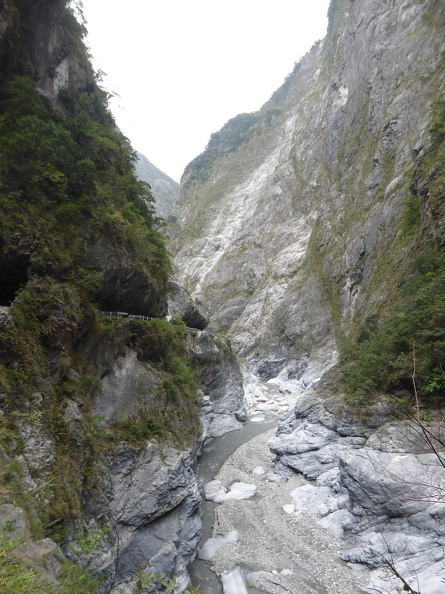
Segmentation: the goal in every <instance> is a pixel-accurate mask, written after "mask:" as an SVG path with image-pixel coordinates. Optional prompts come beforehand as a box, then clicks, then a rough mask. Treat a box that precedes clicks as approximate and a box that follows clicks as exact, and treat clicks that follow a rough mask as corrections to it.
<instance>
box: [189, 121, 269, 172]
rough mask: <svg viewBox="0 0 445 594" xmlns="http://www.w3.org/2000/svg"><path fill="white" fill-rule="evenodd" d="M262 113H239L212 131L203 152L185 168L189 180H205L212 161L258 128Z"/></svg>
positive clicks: (238, 144)
mask: <svg viewBox="0 0 445 594" xmlns="http://www.w3.org/2000/svg"><path fill="white" fill-rule="evenodd" d="M261 119H262V113H261V112H255V113H241V114H239V115H237V116H236V117H234V118H232V119H231V120H229V121H228V122H227V123H226V124H225V125H224V126H223V127H222V128H221V130H219V131H218V132H214V133H213V134H212V135H211V137H210V140H209V143H208V145H207V146H206V149H205V151H204V152H203V153H201V154H200V155H198V156H197V157H196V158H195V159H193V161H192V162H191V163H189V165H188V166H187V168H186V169H185V173H190V178H189V182H191V181H193V180H195V179H199V180H201V181H205V180H206V179H208V176H209V174H210V167H211V165H212V163H213V162H214V161H215V160H216V159H218V158H219V157H221V156H223V155H226V154H228V153H231V152H233V151H235V150H236V149H237V148H238V147H239V146H240V145H241V144H242V143H244V142H246V141H247V140H248V139H249V138H251V137H252V135H253V134H255V132H256V131H257V130H258V127H257V126H258V125H259V123H260V122H261Z"/></svg>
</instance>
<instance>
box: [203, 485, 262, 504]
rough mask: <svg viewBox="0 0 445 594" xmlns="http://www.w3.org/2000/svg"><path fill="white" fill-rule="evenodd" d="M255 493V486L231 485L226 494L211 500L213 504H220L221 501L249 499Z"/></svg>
mask: <svg viewBox="0 0 445 594" xmlns="http://www.w3.org/2000/svg"><path fill="white" fill-rule="evenodd" d="M255 493H256V485H251V484H249V483H233V485H232V486H231V487H230V490H229V491H228V492H227V493H221V494H218V495H217V496H216V497H215V499H214V500H213V501H214V502H215V503H222V502H223V501H229V500H232V499H235V500H241V499H250V498H251V497H253V496H254V495H255Z"/></svg>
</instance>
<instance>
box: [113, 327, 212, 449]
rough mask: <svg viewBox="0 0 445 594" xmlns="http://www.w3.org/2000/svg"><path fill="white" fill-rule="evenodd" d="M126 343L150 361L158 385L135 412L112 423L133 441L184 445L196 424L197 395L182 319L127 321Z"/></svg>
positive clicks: (120, 432) (122, 434) (137, 442)
mask: <svg viewBox="0 0 445 594" xmlns="http://www.w3.org/2000/svg"><path fill="white" fill-rule="evenodd" d="M127 330H128V345H129V346H131V348H133V349H135V350H136V351H137V353H138V357H139V359H141V360H143V361H150V363H151V364H152V365H154V366H155V368H156V370H157V371H158V378H159V380H158V386H157V389H156V391H155V393H154V394H151V395H150V397H149V398H147V400H146V402H145V403H144V405H143V406H141V408H140V410H138V412H137V413H136V414H133V415H131V416H130V417H129V418H127V419H126V420H123V421H119V422H118V423H115V424H114V425H113V427H114V430H115V431H116V432H117V434H118V435H120V436H121V437H122V438H124V439H125V440H126V441H129V442H131V443H134V444H138V445H139V444H143V443H144V442H145V441H147V440H148V439H152V438H157V439H159V440H160V441H164V442H165V441H168V442H170V443H172V444H174V445H187V444H189V443H190V441H191V440H192V439H194V438H195V436H196V432H197V431H198V428H199V416H200V409H201V399H200V396H199V393H198V388H199V381H198V374H197V371H196V370H194V369H193V368H192V366H191V363H190V357H189V354H188V348H187V338H186V335H187V330H186V327H185V325H184V323H183V322H179V321H176V322H173V323H172V322H167V321H166V320H161V319H155V320H150V321H149V322H136V321H134V322H130V323H128V325H127Z"/></svg>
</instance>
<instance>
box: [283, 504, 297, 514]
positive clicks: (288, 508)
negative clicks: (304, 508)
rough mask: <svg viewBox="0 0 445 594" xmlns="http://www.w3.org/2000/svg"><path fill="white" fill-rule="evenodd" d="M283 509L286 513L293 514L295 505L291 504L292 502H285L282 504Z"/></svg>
mask: <svg viewBox="0 0 445 594" xmlns="http://www.w3.org/2000/svg"><path fill="white" fill-rule="evenodd" d="M283 509H284V511H285V512H286V513H287V514H293V513H294V511H295V505H293V504H292V503H286V504H285V505H283Z"/></svg>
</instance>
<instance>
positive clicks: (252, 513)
mask: <svg viewBox="0 0 445 594" xmlns="http://www.w3.org/2000/svg"><path fill="white" fill-rule="evenodd" d="M276 422H277V418H276V417H275V418H274V420H273V421H268V422H264V423H246V425H245V426H244V428H243V429H242V430H240V431H235V432H231V433H227V434H225V435H224V436H222V437H220V438H216V439H214V440H213V441H212V442H210V443H209V444H208V445H207V446H206V447H205V448H204V451H203V454H202V456H201V458H200V463H199V472H198V476H199V479H200V480H201V481H202V482H203V483H206V482H209V481H210V480H213V479H214V478H215V477H217V478H218V479H219V480H221V482H222V484H223V485H224V486H226V487H229V486H230V485H231V484H232V483H233V482H235V481H242V482H246V483H255V484H256V486H257V493H256V495H255V496H254V497H252V498H251V499H249V500H243V501H237V500H234V501H226V502H224V503H223V504H219V505H217V504H214V503H212V502H208V501H205V502H203V521H204V534H203V539H202V543H201V546H202V544H203V543H204V542H205V541H206V540H207V539H208V538H209V537H210V536H215V535H214V534H212V525H213V524H214V521H215V517H216V522H217V526H218V529H217V533H218V535H220V534H226V533H228V532H230V531H233V530H237V531H238V532H239V541H238V542H237V543H230V544H226V545H224V546H223V547H222V548H221V549H220V550H219V551H218V552H217V553H216V554H215V555H214V557H212V560H211V565H212V568H213V569H214V570H215V571H216V572H217V573H218V574H222V573H224V572H227V571H231V570H233V569H234V568H235V567H240V568H241V570H242V572H243V574H244V576H247V575H248V574H250V573H252V572H260V573H259V574H258V575H259V578H258V580H256V581H255V585H256V586H257V587H258V588H261V589H258V588H255V587H253V585H249V584H248V583H246V587H247V591H248V593H249V594H260V593H263V594H264V592H267V593H268V594H282V593H287V594H357V593H358V592H363V591H364V590H363V588H364V586H365V585H366V584H367V583H368V575H366V574H367V572H365V571H364V572H361V571H354V570H352V569H351V568H350V567H349V566H347V565H346V564H345V563H344V562H342V561H341V559H340V552H341V549H343V548H344V547H345V543H344V542H343V541H342V540H340V539H337V538H335V537H334V536H333V535H332V534H331V533H330V532H328V531H327V530H325V529H324V528H322V527H321V526H319V525H318V524H317V520H318V517H317V516H315V515H313V514H311V513H303V512H297V513H288V512H287V511H286V509H287V508H289V504H290V503H291V501H292V493H293V492H295V489H299V488H301V487H305V488H307V487H308V485H313V483H309V482H308V481H306V479H304V478H303V477H302V476H301V475H297V474H295V475H293V476H291V477H289V479H288V480H287V481H286V482H280V483H275V482H271V481H269V480H267V476H268V473H269V472H271V470H272V468H273V462H272V454H271V452H270V450H269V448H268V447H267V440H268V439H269V438H270V437H271V436H272V435H273V433H274V430H273V428H274V427H275V425H276ZM259 469H263V471H262V473H259ZM254 470H255V471H256V472H254ZM291 507H292V506H291ZM215 512H216V513H215ZM189 570H190V576H191V579H192V583H193V584H194V585H196V586H199V588H200V591H201V593H202V594H221V593H222V592H223V589H222V586H221V584H220V582H219V579H218V577H217V575H216V574H215V573H214V572H213V571H211V570H210V565H209V564H208V563H206V562H204V561H201V560H199V559H197V560H195V561H194V562H193V564H192V565H191V567H190V568H189Z"/></svg>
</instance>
